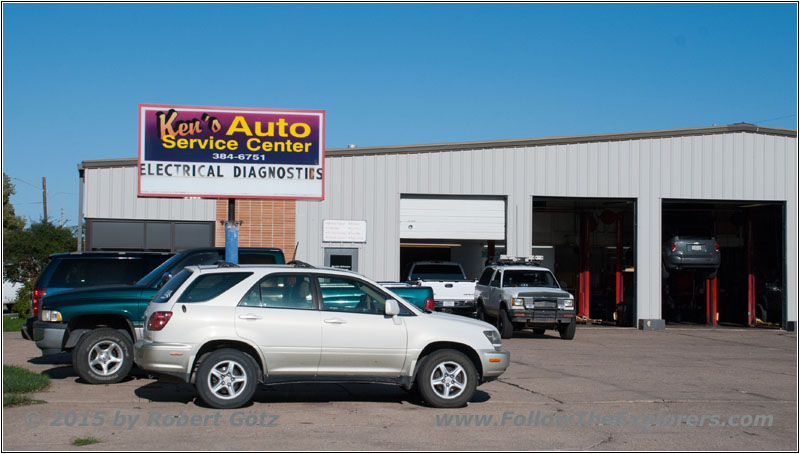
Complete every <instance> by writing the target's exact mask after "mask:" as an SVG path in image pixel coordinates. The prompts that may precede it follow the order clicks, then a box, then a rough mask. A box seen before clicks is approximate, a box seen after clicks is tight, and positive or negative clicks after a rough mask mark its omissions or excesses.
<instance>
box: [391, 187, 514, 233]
mask: <svg viewBox="0 0 800 454" xmlns="http://www.w3.org/2000/svg"><path fill="white" fill-rule="evenodd" d="M505 221H506V203H505V200H503V199H477V198H429V197H424V198H423V197H402V198H401V199H400V238H401V239H447V240H450V239H452V240H505V231H506V222H505Z"/></svg>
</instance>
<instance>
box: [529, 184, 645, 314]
mask: <svg viewBox="0 0 800 454" xmlns="http://www.w3.org/2000/svg"><path fill="white" fill-rule="evenodd" d="M635 205H636V203H635V201H634V200H633V199H610V198H604V199H585V198H580V199H579V198H567V197H533V207H532V208H533V212H532V215H533V219H532V220H533V243H532V244H533V246H532V248H531V253H532V254H533V255H541V256H543V257H544V261H543V263H542V265H544V266H546V267H548V268H550V269H552V270H553V272H554V273H555V275H556V278H557V279H558V280H559V281H560V282H565V283H566V285H567V288H566V290H567V291H569V292H570V293H572V294H573V295H574V296H575V300H576V304H577V305H578V317H585V318H587V319H589V320H593V321H596V322H600V323H603V324H610V325H617V326H633V324H634V321H635V320H636V314H635V310H636V300H635V297H636V278H635V274H636V269H635V263H634V259H635V257H636V254H635V241H634V221H635V211H634V210H635Z"/></svg>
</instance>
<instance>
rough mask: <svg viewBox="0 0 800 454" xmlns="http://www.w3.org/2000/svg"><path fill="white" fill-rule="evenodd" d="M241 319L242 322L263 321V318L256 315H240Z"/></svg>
mask: <svg viewBox="0 0 800 454" xmlns="http://www.w3.org/2000/svg"><path fill="white" fill-rule="evenodd" d="M239 318H240V319H242V320H261V316H260V315H255V314H247V315H240V316H239Z"/></svg>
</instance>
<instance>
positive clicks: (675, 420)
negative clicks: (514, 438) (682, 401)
mask: <svg viewBox="0 0 800 454" xmlns="http://www.w3.org/2000/svg"><path fill="white" fill-rule="evenodd" d="M772 422H773V415H731V416H724V415H719V414H710V415H698V414H671V413H662V412H658V413H646V414H638V415H637V414H632V413H629V412H627V411H619V412H617V413H613V414H612V413H608V414H602V413H595V412H594V411H576V412H572V413H567V412H558V413H547V412H542V411H541V410H535V411H531V412H528V413H516V412H513V411H507V412H504V413H503V414H502V415H500V414H469V415H448V414H440V415H436V426H438V427H545V428H549V427H639V428H641V429H649V428H655V427H678V426H688V427H772Z"/></svg>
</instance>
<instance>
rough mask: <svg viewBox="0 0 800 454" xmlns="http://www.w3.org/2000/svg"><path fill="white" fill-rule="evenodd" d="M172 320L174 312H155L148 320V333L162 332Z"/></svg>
mask: <svg viewBox="0 0 800 454" xmlns="http://www.w3.org/2000/svg"><path fill="white" fill-rule="evenodd" d="M170 318H172V312H164V311H162V312H153V313H152V314H150V318H149V319H148V320H147V330H148V331H161V330H162V329H163V328H164V327H165V326H167V322H168V321H169V319H170Z"/></svg>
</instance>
